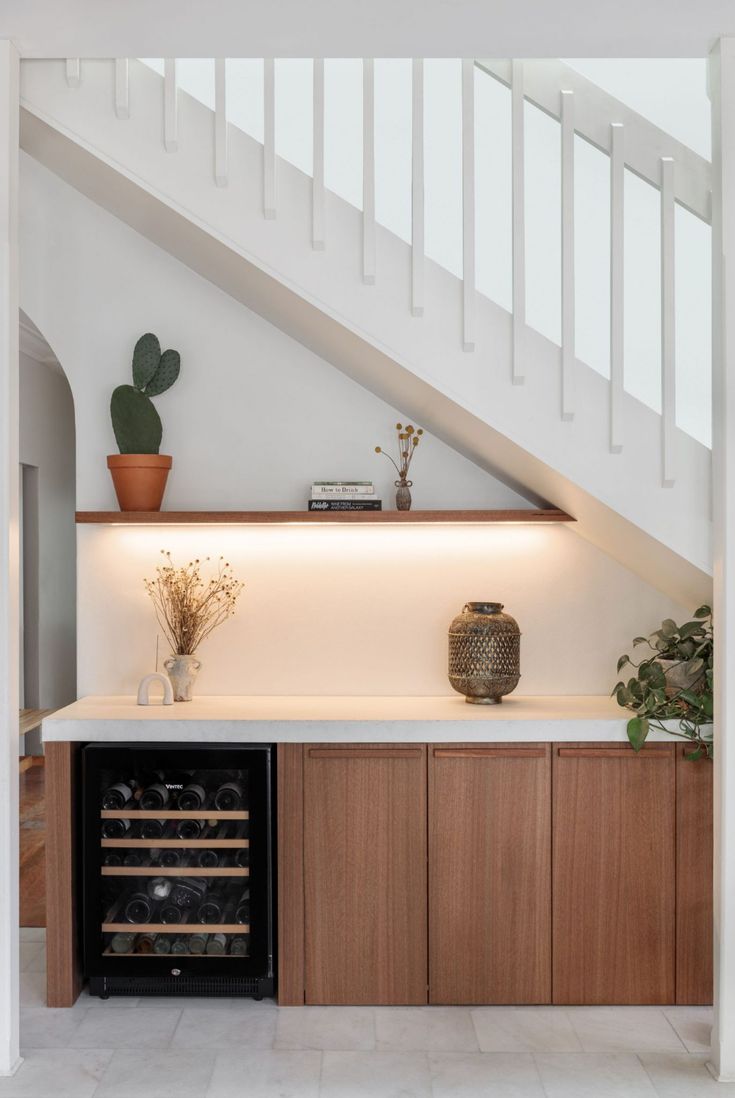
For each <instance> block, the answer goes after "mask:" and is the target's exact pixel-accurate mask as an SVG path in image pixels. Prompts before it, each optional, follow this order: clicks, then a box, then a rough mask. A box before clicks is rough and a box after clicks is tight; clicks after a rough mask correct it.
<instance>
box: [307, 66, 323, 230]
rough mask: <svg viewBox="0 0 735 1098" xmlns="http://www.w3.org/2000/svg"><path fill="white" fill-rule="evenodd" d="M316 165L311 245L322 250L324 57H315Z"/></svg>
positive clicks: (312, 193)
mask: <svg viewBox="0 0 735 1098" xmlns="http://www.w3.org/2000/svg"><path fill="white" fill-rule="evenodd" d="M313 79H314V95H313V100H314V120H313V127H314V166H313V171H312V184H311V188H312V189H311V246H312V248H315V249H316V250H317V251H322V250H323V248H324V243H325V229H326V225H325V209H324V206H325V194H324V58H323V57H315V58H314V77H313Z"/></svg>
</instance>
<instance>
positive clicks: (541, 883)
mask: <svg viewBox="0 0 735 1098" xmlns="http://www.w3.org/2000/svg"><path fill="white" fill-rule="evenodd" d="M429 999H430V1002H432V1003H452V1004H453V1003H549V1002H550V1001H551V747H550V745H549V744H523V745H522V744H517V743H516V744H493V745H487V746H486V745H473V744H447V745H443V746H441V747H439V746H430V747H429Z"/></svg>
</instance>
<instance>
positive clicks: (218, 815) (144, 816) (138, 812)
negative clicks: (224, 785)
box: [100, 808, 250, 820]
mask: <svg viewBox="0 0 735 1098" xmlns="http://www.w3.org/2000/svg"><path fill="white" fill-rule="evenodd" d="M100 819H101V820H249V819H250V813H249V812H241V811H238V812H216V811H215V810H214V809H212V811H211V812H207V810H206V809H202V810H201V811H197V812H181V811H179V810H178V809H177V810H173V809H172V810H170V811H168V812H165V811H161V812H157V811H156V810H155V809H148V808H132V809H131V810H130V811H129V812H125V811H121V812H117V811H113V810H112V809H109V808H103V809H102V811H101V812H100Z"/></svg>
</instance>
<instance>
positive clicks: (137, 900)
mask: <svg viewBox="0 0 735 1098" xmlns="http://www.w3.org/2000/svg"><path fill="white" fill-rule="evenodd" d="M154 908H155V904H154V902H153V900H151V898H150V897H149V896H147V895H146V894H145V892H132V893H130V895H129V896H128V897H126V902H125V907H124V910H123V918H124V919H125V921H126V922H128V923H151V922H153V910H154Z"/></svg>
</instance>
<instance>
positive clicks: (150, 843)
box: [100, 839, 250, 850]
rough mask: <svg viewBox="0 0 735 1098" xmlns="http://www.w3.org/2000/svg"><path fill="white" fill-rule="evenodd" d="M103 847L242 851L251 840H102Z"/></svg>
mask: <svg viewBox="0 0 735 1098" xmlns="http://www.w3.org/2000/svg"><path fill="white" fill-rule="evenodd" d="M100 844H101V846H103V847H104V848H105V849H108V848H117V849H118V850H120V849H122V850H125V849H132V848H138V849H142V850H161V849H163V848H164V847H166V848H168V849H170V850H202V849H204V850H214V849H215V848H217V849H225V850H240V849H242V847H244V846H250V840H249V839H101V840H100Z"/></svg>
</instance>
